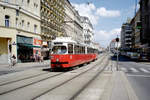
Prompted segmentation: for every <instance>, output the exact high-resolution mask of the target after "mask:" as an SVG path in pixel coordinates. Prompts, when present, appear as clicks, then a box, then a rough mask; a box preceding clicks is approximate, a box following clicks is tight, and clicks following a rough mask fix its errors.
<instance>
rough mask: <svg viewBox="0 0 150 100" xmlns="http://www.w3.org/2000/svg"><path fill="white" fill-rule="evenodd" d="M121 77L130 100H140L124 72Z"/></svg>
mask: <svg viewBox="0 0 150 100" xmlns="http://www.w3.org/2000/svg"><path fill="white" fill-rule="evenodd" d="M119 73H120V75H121V77H122V81H123V82H124V85H125V88H126V90H127V93H128V96H129V99H130V100H139V99H138V97H137V95H136V94H135V92H134V90H133V88H132V87H131V84H130V83H129V81H128V79H127V77H126V75H125V73H124V72H123V71H120V72H119Z"/></svg>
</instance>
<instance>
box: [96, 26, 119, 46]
mask: <svg viewBox="0 0 150 100" xmlns="http://www.w3.org/2000/svg"><path fill="white" fill-rule="evenodd" d="M120 32H121V28H115V29H112V30H110V31H106V30H96V31H95V32H94V33H95V35H94V39H95V41H96V42H98V43H100V44H101V46H103V47H107V46H108V45H109V43H110V41H111V40H112V39H114V38H116V37H117V35H118V36H119V35H120Z"/></svg>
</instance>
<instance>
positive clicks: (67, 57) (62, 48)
mask: <svg viewBox="0 0 150 100" xmlns="http://www.w3.org/2000/svg"><path fill="white" fill-rule="evenodd" d="M97 56H98V51H97V50H96V49H94V48H91V47H88V46H86V45H81V44H78V43H77V42H76V41H73V40H72V39H71V37H59V38H56V39H55V40H53V41H52V51H51V68H52V69H57V68H69V67H74V66H77V65H81V64H84V63H88V62H91V61H93V60H95V59H97Z"/></svg>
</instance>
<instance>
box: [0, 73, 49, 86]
mask: <svg viewBox="0 0 150 100" xmlns="http://www.w3.org/2000/svg"><path fill="white" fill-rule="evenodd" d="M44 74H48V73H40V74H37V75H33V76H29V77H26V78H22V79H18V80H13V81H9V82H4V83H0V86H3V85H7V84H11V83H15V82H18V81H22V80H26V79H30V78H34V77H38V76H41V75H44Z"/></svg>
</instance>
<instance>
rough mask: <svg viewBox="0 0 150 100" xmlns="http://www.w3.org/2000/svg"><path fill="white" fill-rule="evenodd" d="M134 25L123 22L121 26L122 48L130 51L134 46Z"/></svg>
mask: <svg viewBox="0 0 150 100" xmlns="http://www.w3.org/2000/svg"><path fill="white" fill-rule="evenodd" d="M131 33H132V27H131V25H130V23H129V22H126V23H124V24H122V27H121V48H122V50H124V51H130V50H131V48H132V34H131Z"/></svg>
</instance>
